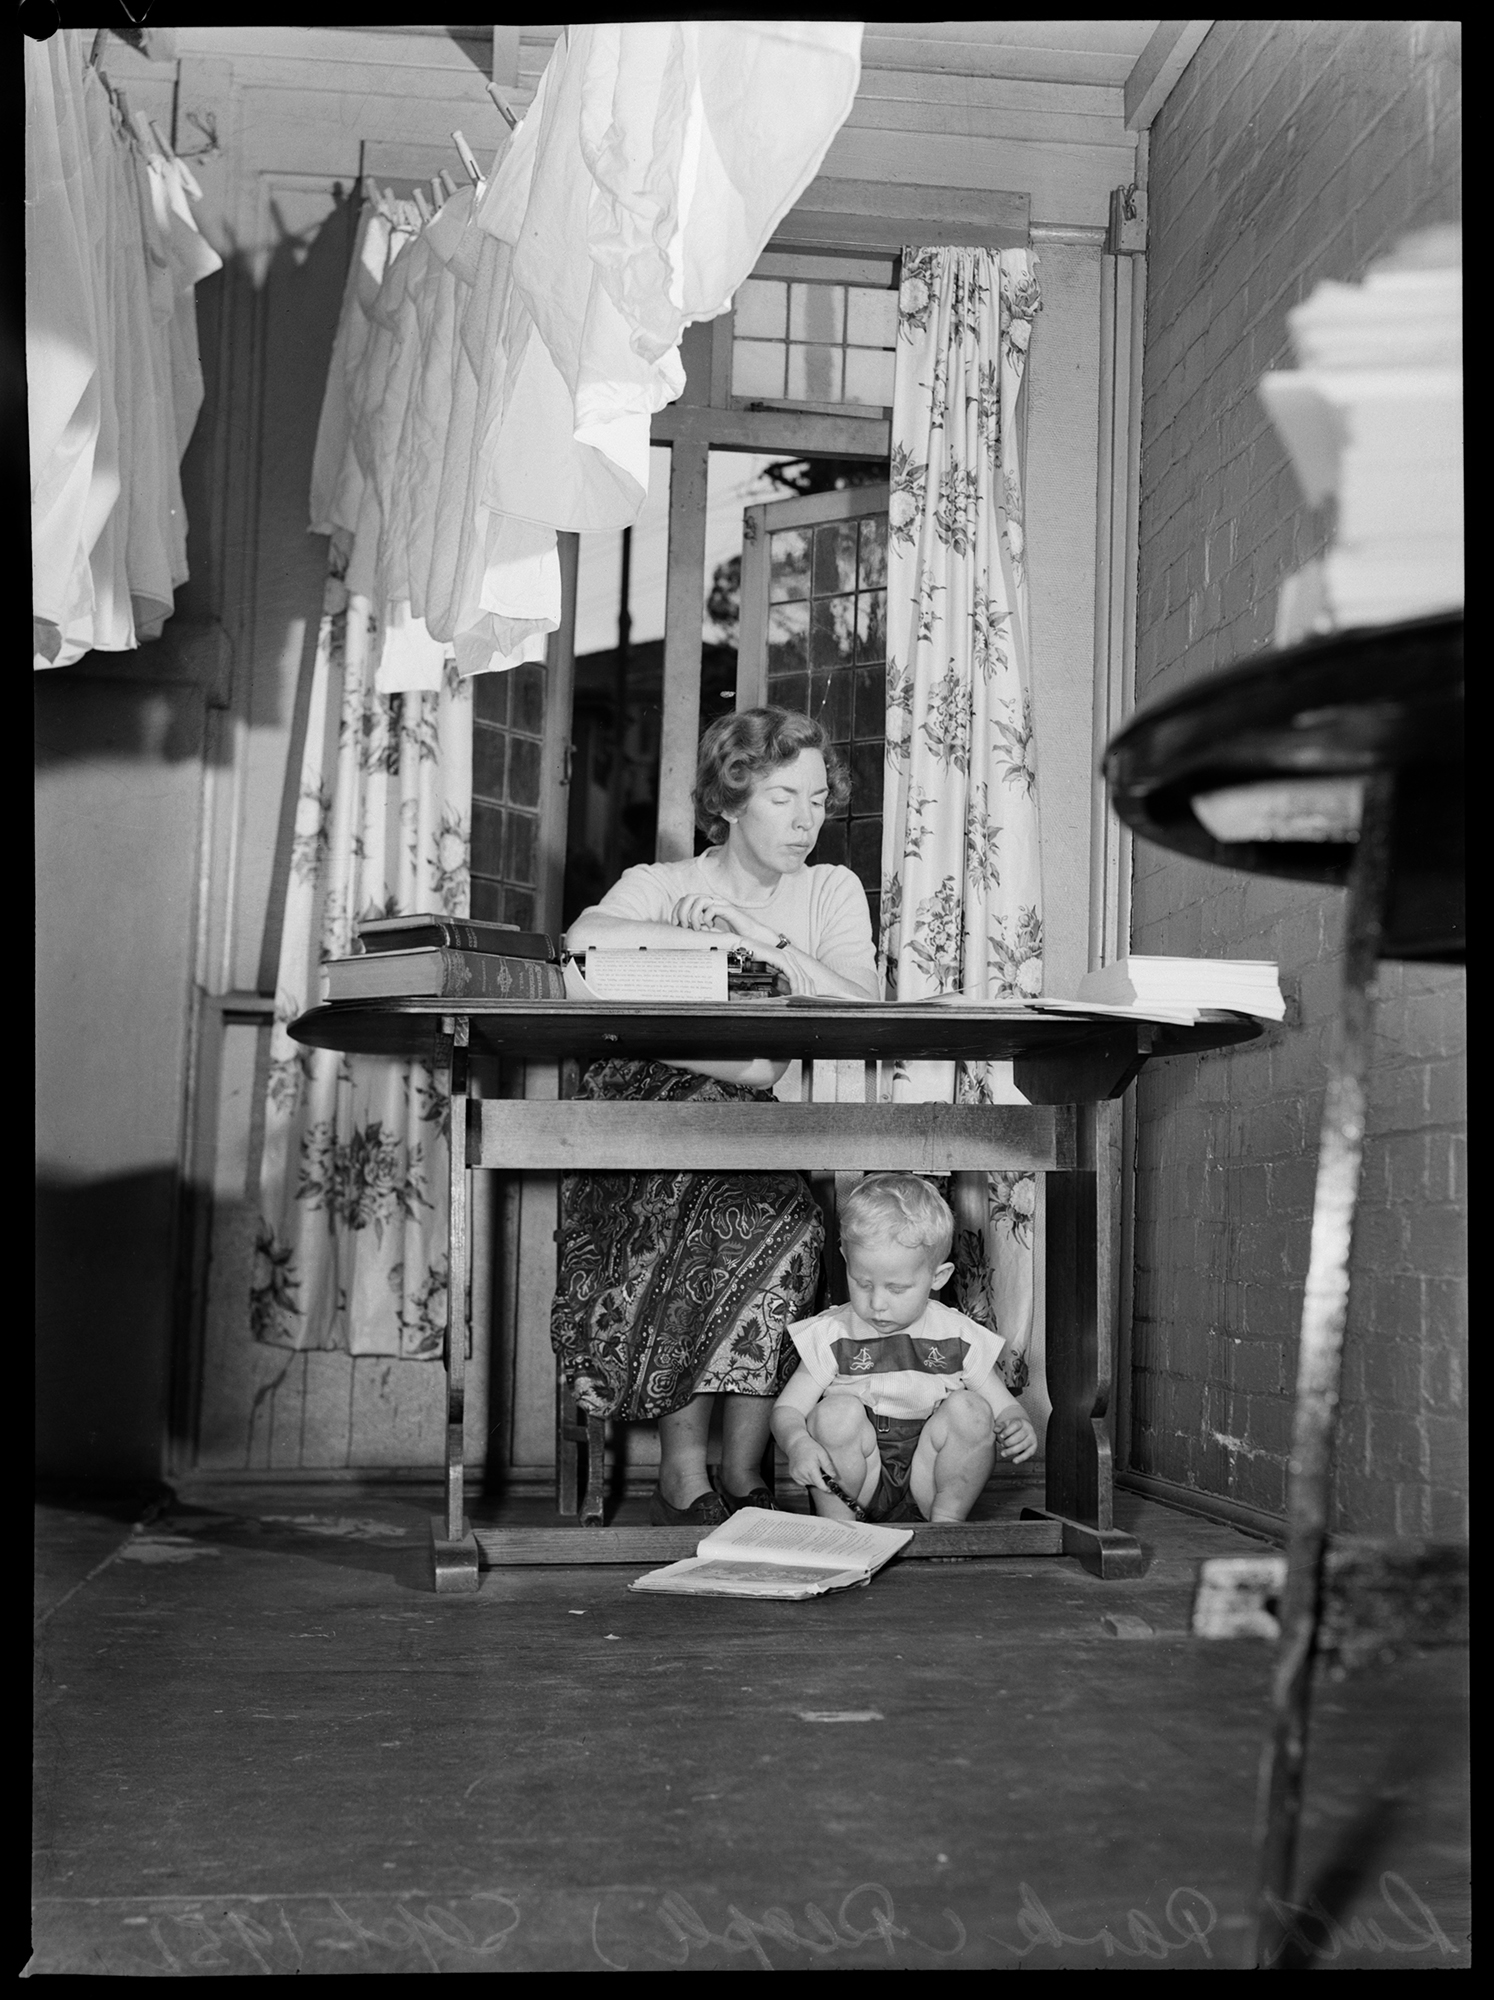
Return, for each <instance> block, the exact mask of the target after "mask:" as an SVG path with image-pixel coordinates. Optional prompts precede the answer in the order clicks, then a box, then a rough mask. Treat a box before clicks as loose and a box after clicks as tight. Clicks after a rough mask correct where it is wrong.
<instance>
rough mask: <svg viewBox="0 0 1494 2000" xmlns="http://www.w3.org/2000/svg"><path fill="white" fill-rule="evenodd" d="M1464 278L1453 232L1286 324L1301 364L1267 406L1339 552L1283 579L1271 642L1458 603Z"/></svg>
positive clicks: (1441, 232)
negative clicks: (1331, 512) (1325, 508)
mask: <svg viewBox="0 0 1494 2000" xmlns="http://www.w3.org/2000/svg"><path fill="white" fill-rule="evenodd" d="M1462 316H1463V267H1462V237H1461V232H1460V231H1459V230H1458V229H1456V228H1455V227H1451V226H1449V227H1447V228H1442V229H1435V230H1427V231H1424V232H1423V233H1422V234H1420V235H1419V236H1415V237H1411V238H1408V239H1407V241H1406V242H1405V243H1403V244H1402V245H1401V246H1400V248H1399V249H1398V250H1397V251H1396V252H1395V253H1394V254H1393V255H1392V256H1390V257H1388V258H1385V259H1383V260H1382V261H1381V262H1380V263H1379V264H1377V265H1375V266H1373V267H1372V268H1371V270H1370V271H1369V273H1368V274H1367V276H1366V277H1365V280H1364V282H1363V283H1362V284H1358V285H1345V284H1338V283H1333V282H1328V283H1324V284H1320V285H1318V286H1317V287H1316V289H1315V290H1314V291H1313V293H1312V294H1311V296H1310V297H1309V298H1307V299H1305V300H1304V301H1303V303H1302V304H1301V305H1299V306H1297V307H1295V308H1294V309H1293V310H1292V311H1291V312H1289V313H1288V314H1287V323H1288V325H1289V327H1290V328H1291V334H1292V343H1293V346H1294V348H1295V350H1296V353H1297V358H1298V362H1299V364H1300V365H1299V366H1298V367H1297V368H1296V369H1295V370H1290V371H1288V370H1283V371H1281V372H1280V373H1276V374H1271V375H1266V376H1263V377H1262V379H1261V383H1260V394H1261V399H1262V401H1263V402H1264V403H1265V405H1266V409H1267V411H1268V412H1269V414H1270V417H1271V420H1272V422H1273V423H1274V424H1275V426H1276V429H1277V432H1278V434H1279V435H1280V437H1281V440H1282V443H1283V444H1284V445H1285V446H1286V448H1287V451H1288V453H1289V454H1290V456H1291V460H1292V465H1293V467H1294V469H1295V471H1296V474H1297V478H1298V482H1299V483H1300V485H1301V487H1302V491H1303V494H1304V496H1305V497H1306V499H1307V501H1308V504H1309V505H1311V506H1318V505H1320V504H1321V503H1322V502H1323V501H1325V500H1328V499H1330V498H1332V499H1336V501H1337V503H1338V509H1337V520H1336V524H1335V529H1334V536H1333V545H1332V547H1331V549H1330V550H1329V552H1328V554H1327V555H1326V556H1325V557H1323V558H1322V559H1321V561H1319V562H1317V563H1311V564H1309V565H1308V566H1307V567H1306V569H1304V570H1299V571H1298V572H1297V573H1296V575H1295V576H1292V577H1289V578H1287V579H1286V581H1285V583H1284V584H1283V586H1282V592H1281V596H1280V598H1279V600H1278V606H1277V625H1276V643H1277V644H1278V645H1291V644H1294V643H1296V641H1297V640H1299V639H1302V638H1306V637H1308V636H1309V635H1311V634H1312V633H1315V632H1330V631H1335V630H1340V629H1343V628H1345V627H1352V626H1362V625H1378V624H1391V623H1395V622H1397V621H1399V620H1402V619H1408V618H1422V617H1430V616H1432V615H1433V614H1435V613H1438V612H1448V611H1455V610H1460V609H1461V608H1462V605H1463V588H1464V585H1463V317H1462Z"/></svg>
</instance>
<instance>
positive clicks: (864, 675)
mask: <svg viewBox="0 0 1494 2000" xmlns="http://www.w3.org/2000/svg"><path fill="white" fill-rule="evenodd" d="M886 727H887V669H886V668H885V667H858V668H857V670H856V734H857V735H858V736H864V737H866V738H867V740H868V741H870V740H871V739H872V738H873V737H875V738H876V741H877V745H878V749H877V755H878V756H879V757H880V756H881V754H882V751H881V744H882V737H883V733H884V731H885V730H886Z"/></svg>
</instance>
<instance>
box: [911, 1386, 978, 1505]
mask: <svg viewBox="0 0 1494 2000" xmlns="http://www.w3.org/2000/svg"><path fill="white" fill-rule="evenodd" d="M995 1463H996V1420H995V1418H994V1417H993V1416H992V1415H991V1406H990V1404H989V1403H988V1402H987V1401H986V1399H985V1398H984V1396H973V1395H971V1394H970V1392H969V1391H968V1390H966V1389H960V1390H956V1392H955V1394H954V1395H952V1396H946V1397H945V1399H944V1401H943V1402H942V1403H941V1404H940V1405H939V1407H938V1409H937V1410H935V1412H934V1414H933V1415H932V1416H931V1417H930V1418H929V1420H928V1422H927V1423H926V1424H925V1425H924V1427H923V1436H922V1437H921V1438H920V1439H919V1440H918V1449H917V1451H916V1452H915V1453H914V1454H913V1466H912V1470H911V1473H910V1476H909V1481H908V1483H909V1485H910V1487H911V1488H912V1492H913V1498H914V1500H915V1501H916V1502H917V1504H918V1511H919V1512H920V1513H921V1514H922V1515H923V1516H924V1518H925V1519H926V1520H929V1521H963V1520H964V1518H965V1516H966V1515H967V1514H968V1513H969V1512H970V1509H971V1508H972V1507H973V1506H974V1505H975V1503H976V1501H977V1500H978V1499H979V1498H980V1495H981V1491H982V1489H983V1488H984V1486H985V1483H986V1481H987V1480H988V1479H989V1478H990V1476H991V1467H992V1466H993V1465H994V1464H995Z"/></svg>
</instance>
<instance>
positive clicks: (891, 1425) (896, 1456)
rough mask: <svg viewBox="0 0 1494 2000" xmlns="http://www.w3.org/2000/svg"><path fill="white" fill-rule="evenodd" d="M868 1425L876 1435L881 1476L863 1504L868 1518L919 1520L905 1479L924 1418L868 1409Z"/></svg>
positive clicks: (921, 1434)
mask: <svg viewBox="0 0 1494 2000" xmlns="http://www.w3.org/2000/svg"><path fill="white" fill-rule="evenodd" d="M866 1414H867V1416H868V1417H869V1418H870V1420H871V1427H872V1429H873V1430H874V1431H875V1432H876V1434H877V1450H878V1451H879V1452H880V1453H881V1455H882V1476H881V1478H880V1479H879V1480H878V1481H877V1484H876V1488H875V1490H874V1491H873V1493H872V1497H871V1498H870V1500H868V1501H867V1503H866V1508H865V1513H866V1518H867V1520H868V1521H908V1520H913V1521H921V1520H922V1519H923V1516H922V1514H920V1513H919V1511H918V1506H917V1503H916V1502H915V1500H914V1498H913V1495H912V1493H911V1492H910V1491H909V1488H908V1481H909V1478H910V1477H911V1475H912V1472H913V1454H914V1452H915V1451H917V1449H918V1440H919V1439H920V1438H921V1437H922V1436H923V1427H924V1424H925V1423H926V1422H927V1421H928V1419H927V1418H926V1417H882V1416H878V1414H877V1412H876V1411H875V1410H868V1411H867V1413H866Z"/></svg>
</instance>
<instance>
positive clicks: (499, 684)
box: [472, 674, 512, 727]
mask: <svg viewBox="0 0 1494 2000" xmlns="http://www.w3.org/2000/svg"><path fill="white" fill-rule="evenodd" d="M511 678H512V676H511V675H509V674H476V675H474V676H473V680H472V712H473V714H474V715H475V716H476V717H477V719H478V721H479V722H496V723H498V724H499V726H500V727H502V726H503V725H504V724H506V723H507V721H508V684H509V681H510V680H511Z"/></svg>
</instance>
